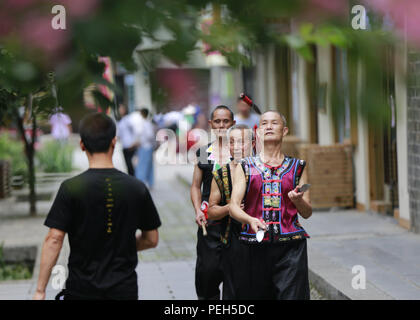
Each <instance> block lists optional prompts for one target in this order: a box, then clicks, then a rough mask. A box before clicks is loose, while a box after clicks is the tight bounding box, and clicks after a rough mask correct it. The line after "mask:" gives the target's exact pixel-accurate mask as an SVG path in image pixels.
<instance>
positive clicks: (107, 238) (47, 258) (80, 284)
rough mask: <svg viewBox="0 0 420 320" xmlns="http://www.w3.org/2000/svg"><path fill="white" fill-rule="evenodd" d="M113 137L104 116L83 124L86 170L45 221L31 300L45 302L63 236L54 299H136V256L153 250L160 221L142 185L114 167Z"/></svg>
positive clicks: (68, 183)
mask: <svg viewBox="0 0 420 320" xmlns="http://www.w3.org/2000/svg"><path fill="white" fill-rule="evenodd" d="M115 133H116V129H115V124H114V122H113V121H112V120H111V119H110V118H109V117H108V116H106V115H104V114H101V113H94V114H89V115H88V116H86V117H85V118H84V119H83V120H82V121H81V124H80V136H81V141H80V146H81V148H82V150H83V151H86V154H87V157H88V160H89V169H88V170H87V171H85V172H83V173H82V174H80V175H78V176H76V177H74V178H71V179H68V180H66V181H64V182H63V183H62V184H61V186H60V189H59V191H58V193H57V196H56V198H55V200H54V203H53V205H52V207H51V210H50V212H49V214H48V216H47V219H46V220H45V225H46V226H47V227H49V228H50V230H49V232H48V235H47V237H46V239H45V241H44V245H43V247H42V254H41V266H40V273H39V279H38V284H37V289H36V293H35V296H34V299H37V300H38V299H45V288H46V286H47V283H48V280H49V278H50V275H51V270H52V268H53V266H54V265H55V264H56V262H57V258H58V256H59V253H60V250H61V247H62V243H63V240H64V237H65V235H66V233H68V237H69V244H70V256H69V261H68V269H69V275H68V278H67V281H66V289H64V290H63V291H62V292H60V293H59V294H58V295H57V297H56V299H60V298H62V299H64V300H72V299H138V287H137V274H136V272H135V268H136V266H137V262H138V258H137V251H140V250H145V249H148V248H154V247H156V246H157V243H158V230H157V228H158V227H159V226H160V225H161V222H160V219H159V215H158V213H157V211H156V208H155V205H154V203H153V200H152V198H151V196H150V194H149V191H148V190H147V188H146V186H145V185H144V184H143V183H142V182H141V181H138V180H137V179H135V178H134V177H131V176H129V175H126V174H125V173H122V172H120V171H118V170H117V169H115V168H114V166H113V163H112V154H113V152H114V148H115V143H116V137H115ZM137 229H140V230H141V234H139V235H137V236H136V231H137Z"/></svg>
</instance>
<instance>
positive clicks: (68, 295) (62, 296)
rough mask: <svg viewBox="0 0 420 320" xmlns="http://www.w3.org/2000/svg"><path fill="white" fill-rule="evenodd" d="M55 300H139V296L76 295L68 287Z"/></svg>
mask: <svg viewBox="0 0 420 320" xmlns="http://www.w3.org/2000/svg"><path fill="white" fill-rule="evenodd" d="M55 300H89V301H94V300H138V297H136V296H132V297H119V298H118V299H116V298H109V297H106V296H103V297H98V296H91V297H88V296H80V295H76V294H73V293H70V292H68V291H67V290H66V289H63V290H61V291H60V292H59V293H58V294H57V295H56V296H55Z"/></svg>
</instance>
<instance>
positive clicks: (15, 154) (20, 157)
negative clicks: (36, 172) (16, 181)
mask: <svg viewBox="0 0 420 320" xmlns="http://www.w3.org/2000/svg"><path fill="white" fill-rule="evenodd" d="M0 159H2V160H9V161H10V165H11V167H12V175H13V176H24V177H26V176H27V166H26V162H25V157H24V148H23V143H22V142H21V141H19V140H15V139H12V138H11V137H10V136H9V134H7V133H2V134H0Z"/></svg>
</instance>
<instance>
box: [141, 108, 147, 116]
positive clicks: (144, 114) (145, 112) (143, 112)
mask: <svg viewBox="0 0 420 320" xmlns="http://www.w3.org/2000/svg"><path fill="white" fill-rule="evenodd" d="M140 114H141V115H142V116H143V118H147V116H148V115H149V109H146V108H142V109H140Z"/></svg>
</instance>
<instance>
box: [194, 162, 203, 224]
mask: <svg viewBox="0 0 420 320" xmlns="http://www.w3.org/2000/svg"><path fill="white" fill-rule="evenodd" d="M202 181H203V171H201V169H200V168H199V167H198V165H195V166H194V173H193V180H192V184H191V189H190V193H191V202H192V205H193V207H194V211H195V222H196V223H197V225H198V226H201V223H202V222H204V223H206V217H205V215H204V213H203V212H202V211H201V182H202Z"/></svg>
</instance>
